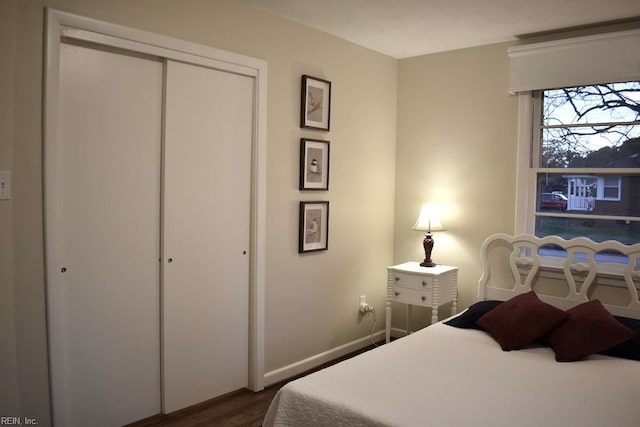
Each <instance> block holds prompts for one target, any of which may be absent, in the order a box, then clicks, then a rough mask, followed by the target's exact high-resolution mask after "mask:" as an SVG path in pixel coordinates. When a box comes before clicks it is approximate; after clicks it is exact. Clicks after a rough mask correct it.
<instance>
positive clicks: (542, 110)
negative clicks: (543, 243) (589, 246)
mask: <svg viewBox="0 0 640 427" xmlns="http://www.w3.org/2000/svg"><path fill="white" fill-rule="evenodd" d="M533 99H534V101H533V102H534V111H538V113H536V114H537V115H538V118H537V120H534V128H533V142H534V149H533V153H534V158H533V162H532V164H533V167H532V172H534V174H533V176H535V185H536V193H535V196H536V197H535V203H534V205H533V209H532V214H533V216H534V221H533V227H534V232H535V234H536V235H537V236H547V235H560V236H562V237H565V238H572V237H578V236H586V237H589V238H591V239H592V240H595V241H603V240H610V239H613V240H619V241H621V242H624V243H629V244H630V243H640V82H626V83H611V84H600V85H592V86H579V87H570V88H560V89H553V90H546V91H542V92H540V93H539V94H538V95H537V96H534V97H533Z"/></svg>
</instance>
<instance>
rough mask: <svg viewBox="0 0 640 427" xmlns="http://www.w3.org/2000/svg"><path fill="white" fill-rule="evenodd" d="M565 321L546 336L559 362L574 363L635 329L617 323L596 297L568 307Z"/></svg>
mask: <svg viewBox="0 0 640 427" xmlns="http://www.w3.org/2000/svg"><path fill="white" fill-rule="evenodd" d="M567 313H568V314H569V317H568V318H567V320H566V321H565V322H564V323H563V324H561V325H560V326H558V327H557V328H556V329H554V330H553V331H551V332H550V333H549V335H548V336H547V337H546V340H547V341H548V342H549V344H550V345H551V347H552V348H553V351H554V352H555V353H556V360H557V361H558V362H573V361H575V360H580V359H584V358H585V357H587V356H589V355H591V354H594V353H599V352H601V351H604V350H607V349H609V348H611V347H614V346H616V345H618V344H621V343H623V342H625V341H627V340H629V339H631V338H632V337H633V336H634V335H635V332H633V331H632V330H631V329H629V328H627V327H626V326H624V325H623V324H622V323H620V322H618V321H617V320H616V319H615V318H614V317H613V315H612V314H611V313H609V312H608V311H607V309H606V308H604V306H603V305H602V303H601V302H600V301H598V300H593V301H589V302H585V303H583V304H580V305H578V306H575V307H573V308H572V309H570V310H567Z"/></svg>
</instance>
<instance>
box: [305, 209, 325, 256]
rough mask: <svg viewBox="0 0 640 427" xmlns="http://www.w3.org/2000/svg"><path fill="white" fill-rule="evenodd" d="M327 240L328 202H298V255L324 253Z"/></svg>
mask: <svg viewBox="0 0 640 427" xmlns="http://www.w3.org/2000/svg"><path fill="white" fill-rule="evenodd" d="M328 240H329V202H300V227H299V235H298V253H303V252H312V251H325V250H327V249H328V247H329V245H328Z"/></svg>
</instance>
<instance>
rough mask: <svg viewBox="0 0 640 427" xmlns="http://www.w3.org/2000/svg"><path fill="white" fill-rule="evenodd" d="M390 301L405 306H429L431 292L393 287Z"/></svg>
mask: <svg viewBox="0 0 640 427" xmlns="http://www.w3.org/2000/svg"><path fill="white" fill-rule="evenodd" d="M421 286H422V285H421ZM392 299H393V300H394V301H398V302H403V303H405V304H411V305H424V306H430V305H431V291H428V292H425V291H418V290H415V289H412V288H408V287H402V286H394V287H393V292H392Z"/></svg>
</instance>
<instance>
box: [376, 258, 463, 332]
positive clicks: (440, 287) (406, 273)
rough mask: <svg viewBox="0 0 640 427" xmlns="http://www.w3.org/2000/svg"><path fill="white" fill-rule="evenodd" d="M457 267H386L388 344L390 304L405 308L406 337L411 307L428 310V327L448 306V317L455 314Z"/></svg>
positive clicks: (410, 265)
mask: <svg viewBox="0 0 640 427" xmlns="http://www.w3.org/2000/svg"><path fill="white" fill-rule="evenodd" d="M457 300H458V267H450V266H447V265H436V266H435V267H420V263H418V262H405V263H404V264H398V265H394V266H392V267H387V319H386V320H387V322H386V323H387V330H386V334H387V335H386V338H387V342H389V340H390V339H391V303H392V302H394V301H396V302H400V303H403V304H407V334H409V333H410V331H409V321H410V319H411V307H412V306H414V305H419V306H422V307H431V323H435V322H437V321H438V307H440V306H441V305H442V304H446V303H448V302H451V303H452V304H451V315H454V314H456V313H457V309H458V307H457Z"/></svg>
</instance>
